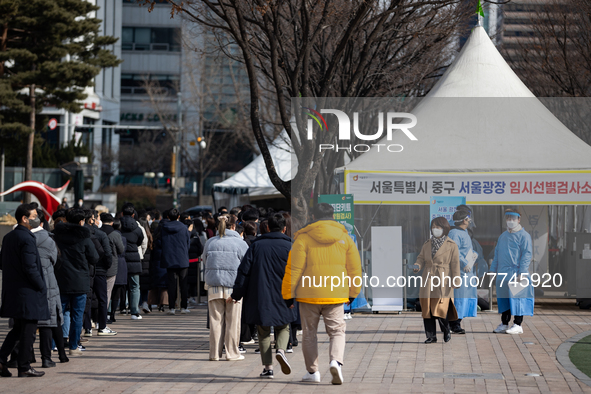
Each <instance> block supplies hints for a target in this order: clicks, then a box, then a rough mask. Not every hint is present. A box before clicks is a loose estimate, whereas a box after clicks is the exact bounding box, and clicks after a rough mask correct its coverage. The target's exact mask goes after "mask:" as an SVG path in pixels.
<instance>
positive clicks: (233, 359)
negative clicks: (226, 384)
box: [226, 354, 244, 361]
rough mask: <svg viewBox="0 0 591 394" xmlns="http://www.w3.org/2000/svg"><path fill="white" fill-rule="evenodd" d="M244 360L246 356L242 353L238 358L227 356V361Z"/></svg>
mask: <svg viewBox="0 0 591 394" xmlns="http://www.w3.org/2000/svg"><path fill="white" fill-rule="evenodd" d="M242 360H244V356H243V355H242V354H241V355H240V356H238V357H236V358H227V359H226V361H242Z"/></svg>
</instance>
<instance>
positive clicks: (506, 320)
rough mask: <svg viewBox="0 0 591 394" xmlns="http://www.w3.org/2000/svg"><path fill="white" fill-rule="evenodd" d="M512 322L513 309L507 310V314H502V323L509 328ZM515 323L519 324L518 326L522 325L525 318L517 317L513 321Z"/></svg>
mask: <svg viewBox="0 0 591 394" xmlns="http://www.w3.org/2000/svg"><path fill="white" fill-rule="evenodd" d="M510 321H511V309H509V310H506V311H505V312H503V313H502V314H501V322H502V323H503V324H504V325H506V326H508V325H509V322H510ZM513 321H514V322H515V324H517V325H518V326H520V325H521V323H523V316H515V318H514V319H513Z"/></svg>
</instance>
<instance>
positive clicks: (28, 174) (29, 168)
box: [24, 83, 35, 204]
mask: <svg viewBox="0 0 591 394" xmlns="http://www.w3.org/2000/svg"><path fill="white" fill-rule="evenodd" d="M29 97H30V99H31V112H30V114H31V115H30V119H29V127H30V128H31V133H30V134H29V140H28V142H27V164H26V166H25V181H30V180H32V179H33V144H34V142H35V84H34V83H33V84H31V86H30V88H29ZM30 202H31V195H30V194H29V193H25V195H24V203H25V204H29V203H30Z"/></svg>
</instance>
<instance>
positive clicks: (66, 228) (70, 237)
mask: <svg viewBox="0 0 591 394" xmlns="http://www.w3.org/2000/svg"><path fill="white" fill-rule="evenodd" d="M53 233H54V234H55V238H56V240H59V241H60V242H62V243H65V244H75V243H78V242H80V241H81V240H83V239H84V238H90V229H88V228H87V227H83V226H81V225H79V224H74V223H63V222H62V223H58V224H56V225H55V228H54V229H53Z"/></svg>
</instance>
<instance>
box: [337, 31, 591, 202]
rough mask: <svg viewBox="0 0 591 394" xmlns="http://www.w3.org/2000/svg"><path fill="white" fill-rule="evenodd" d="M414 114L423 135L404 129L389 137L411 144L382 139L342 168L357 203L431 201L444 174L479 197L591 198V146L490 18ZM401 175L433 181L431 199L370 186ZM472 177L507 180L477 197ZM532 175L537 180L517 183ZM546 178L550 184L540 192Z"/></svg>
mask: <svg viewBox="0 0 591 394" xmlns="http://www.w3.org/2000/svg"><path fill="white" fill-rule="evenodd" d="M412 113H413V114H414V115H415V116H416V117H417V125H416V126H415V127H413V128H412V129H411V132H412V133H413V134H414V136H416V138H417V141H411V140H409V139H408V138H407V136H406V135H405V134H404V133H402V132H395V133H394V134H393V136H392V140H391V141H388V140H386V138H384V139H382V140H381V141H380V142H379V143H380V144H387V145H388V144H400V145H402V146H403V147H404V149H403V151H402V152H400V153H392V152H388V151H387V150H386V149H384V148H383V147H382V148H381V149H379V148H378V147H377V146H375V145H374V146H372V148H371V149H370V150H369V151H368V152H366V153H364V154H362V155H361V156H360V157H358V158H357V159H356V160H353V161H352V162H351V163H349V164H347V165H346V166H345V167H342V168H340V169H338V170H337V171H340V172H344V173H345V192H346V193H354V194H356V195H355V201H356V203H361V204H379V203H381V202H386V203H391V204H392V203H393V204H397V203H398V204H408V203H413V204H428V203H429V197H428V196H429V195H433V193H434V190H437V192H439V193H442V189H434V188H433V186H434V183H433V182H439V181H449V182H450V185H452V183H451V182H454V183H453V185H454V186H453V188H454V190H453V191H447V192H445V191H443V195H467V199H468V201H469V202H471V203H475V204H479V203H481V204H503V203H514V202H516V203H519V204H522V203H523V204H541V203H546V204H552V203H555V204H569V203H571V204H586V203H587V204H588V203H591V198H590V197H591V147H590V146H588V145H587V144H586V143H585V142H583V141H582V140H581V139H579V138H578V137H577V136H576V135H575V134H573V133H572V132H571V131H570V130H569V129H568V128H567V127H565V126H564V125H563V124H562V123H561V122H560V121H559V120H558V119H557V118H556V117H555V116H554V115H553V114H552V113H551V112H550V111H549V110H548V109H547V108H546V107H545V106H544V105H543V104H542V103H541V102H540V101H539V100H538V99H537V98H535V96H534V95H533V94H532V93H531V92H530V91H529V89H528V88H527V87H526V86H525V85H524V84H523V82H521V80H520V79H519V77H517V75H516V74H515V73H514V72H513V70H511V68H510V67H509V66H508V64H507V63H506V62H505V60H504V59H503V57H502V56H501V54H500V53H499V52H498V50H497V49H496V47H495V46H494V44H493V43H492V42H491V40H490V39H489V37H488V35H487V33H486V31H485V30H484V29H483V28H482V27H476V28H474V30H473V31H472V34H471V35H470V37H469V39H468V41H467V42H466V44H465V45H464V47H463V48H462V51H461V52H460V53H459V55H458V57H457V58H456V60H455V61H454V63H453V64H452V65H451V66H450V67H449V69H448V70H447V72H446V73H445V74H444V76H443V77H442V78H441V80H440V81H439V82H438V83H437V85H436V86H435V87H434V88H433V89H432V90H431V92H430V93H429V95H428V96H427V97H426V98H425V99H423V100H422V101H421V102H420V104H419V105H417V106H416V108H415V109H414V110H413V111H412ZM396 180H398V181H410V180H414V181H422V180H424V181H427V182H429V183H430V185H431V187H429V188H426V193H425V196H426V198H425V196H418V195H415V196H410V195H409V194H406V193H405V192H406V190H405V192H402V191H401V190H402V189H399V192H400V193H398V194H397V193H391V191H390V190H391V189H390V188H389V189H388V190H387V191H388V193H389V195H387V196H386V195H384V193H380V192H383V191H380V192H378V193H375V192H374V193H373V195H370V194H372V193H370V190H371V189H370V188H373V189H374V191H375V186H376V184H381V186H383V182H384V181H386V182H387V185H388V186H390V182H395V181H396ZM462 181H465V182H466V185H469V184H468V181H474V182H476V183H477V185H482V184H483V183H484V182H487V181H491V182H499V185H501V184H504V185H505V187H504V188H503V190H500V189H495V190H493V189H492V188H491V189H488V190H487V191H486V192H484V191H481V192H479V193H478V194H480V195H478V196H476V195H474V194H470V193H469V192H468V193H465V192H464V193H462V192H461V190H460V185H461V186H464V184H463V183H462ZM522 181H523V182H522ZM559 181H567V182H568V184H567V185H566V186H565V187H566V188H568V190H567V192H566V193H565V192H564V190H563V189H562V190H561V191H560V192H558V191H556V190H555V189H554V188H551V189H550V193H547V192H546V189H545V187H546V186H547V185H546V184H545V182H559ZM503 182H504V183H503ZM518 182H519V183H518ZM526 182H532V184H529V183H528V184H529V186H527V185H526V187H525V189H522V190H520V191H519V192H517V189H519V188H521V187H523V184H525V183H526ZM536 182H540V184H539V185H538V186H539V187H541V188H542V189H539V190H537V192H535V193H534V191H533V187H534V186H533V185H535V184H536ZM512 184H514V185H515V188H513V189H511V191H510V189H509V188H510V185H512ZM438 185H439V184H438ZM552 185H555V184H552V183H551V184H550V186H552ZM465 190H468V189H466V188H464V191H465ZM491 190H493V191H491ZM540 191H541V193H540ZM571 191H572V193H571ZM437 192H435V193H437ZM485 193H486V195H485ZM378 194H379V195H378ZM491 194H492V195H491ZM500 194H503V195H502V196H501V195H500ZM517 194H519V196H517ZM526 194H527V196H525V195H526ZM537 194H542V195H543V196H538V195H537ZM493 197H494V198H493ZM558 197H560V198H558ZM585 201H587V202H585Z"/></svg>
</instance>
